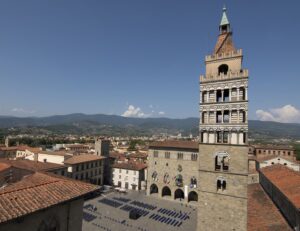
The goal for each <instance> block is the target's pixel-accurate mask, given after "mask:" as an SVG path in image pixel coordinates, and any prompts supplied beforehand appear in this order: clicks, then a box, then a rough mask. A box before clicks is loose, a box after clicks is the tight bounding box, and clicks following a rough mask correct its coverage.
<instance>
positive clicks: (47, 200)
mask: <svg viewBox="0 0 300 231" xmlns="http://www.w3.org/2000/svg"><path fill="white" fill-rule="evenodd" d="M97 188H98V187H97V186H95V185H91V184H87V183H83V182H81V181H75V180H71V179H67V178H64V177H60V176H56V175H55V176H54V175H52V174H46V173H40V172H37V173H34V174H32V175H30V176H27V177H25V178H23V179H22V180H21V181H19V182H16V183H14V184H11V185H9V186H7V187H5V188H3V189H0V223H1V222H5V221H9V220H11V219H15V218H18V217H21V216H24V215H27V214H30V213H33V212H36V211H38V210H42V209H45V208H47V207H50V206H53V205H56V204H59V203H63V202H65V201H68V200H71V199H74V198H78V197H82V196H84V195H85V194H88V193H90V192H93V191H95V190H96V189H97Z"/></svg>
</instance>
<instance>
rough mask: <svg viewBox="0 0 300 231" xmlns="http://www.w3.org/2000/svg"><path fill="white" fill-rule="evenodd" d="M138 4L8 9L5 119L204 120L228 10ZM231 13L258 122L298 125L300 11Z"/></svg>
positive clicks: (1, 14)
mask: <svg viewBox="0 0 300 231" xmlns="http://www.w3.org/2000/svg"><path fill="white" fill-rule="evenodd" d="M130 3H131V4H126V3H124V2H121V1H114V2H109V3H103V2H102V3H101V2H96V1H92V2H90V3H89V4H83V3H80V2H79V1H63V2H60V3H58V2H51V3H46V2H44V3H42V2H38V3H37V2H35V1H27V2H26V3H25V2H24V3H18V8H16V2H15V1H9V2H5V3H2V4H1V7H0V8H1V9H0V28H2V33H1V34H2V35H1V36H0V50H1V54H0V59H1V62H0V63H1V68H0V70H1V72H0V74H1V76H2V84H1V87H0V92H1V93H0V94H1V99H2V100H1V108H0V114H1V115H14V116H22V117H23V116H48V115H54V114H69V113H77V112H78V113H85V114H98V113H101V114H115V115H123V116H135V117H170V118H186V117H199V112H198V109H197V108H198V103H197V102H198V99H199V96H198V92H199V84H198V83H199V75H200V73H201V72H203V70H204V63H203V61H202V59H201V58H202V57H203V56H205V55H208V54H210V53H211V52H212V50H213V46H212V45H211V44H214V43H215V42H216V39H215V37H216V35H217V34H218V30H217V27H218V25H219V20H220V17H221V12H222V11H221V9H222V7H223V5H222V4H221V3H219V2H217V1H213V2H210V3H209V4H208V3H204V2H201V1H200V2H197V1H191V2H189V3H188V4H183V3H182V2H180V1H166V2H163V3H162V2H159V1H152V2H151V3H150V2H148V3H145V2H144V3H141V2H138V1H131V2H130ZM226 6H227V9H228V18H229V21H231V22H232V27H233V32H234V42H235V44H236V46H237V48H240V47H243V50H244V54H245V55H246V58H245V60H244V66H245V68H249V69H250V70H251V71H250V86H251V87H250V91H249V95H250V97H251V99H252V100H251V101H250V103H249V104H250V106H249V107H250V111H249V118H250V119H261V120H273V121H279V122H298V121H299V119H300V112H299V108H300V105H299V102H298V101H297V96H298V95H297V85H298V84H297V83H299V80H298V79H297V78H296V75H295V74H294V73H297V56H296V55H297V53H298V52H297V51H298V49H299V48H298V47H297V46H296V45H297V43H296V42H297V41H298V40H299V37H300V34H299V32H298V31H297V30H296V28H297V25H298V22H297V20H295V18H296V17H297V9H298V8H299V6H300V4H299V3H298V2H296V1H293V2H290V4H285V5H281V4H279V3H276V2H272V5H271V6H270V4H269V3H268V2H263V3H261V2H260V4H259V7H257V4H254V3H253V2H251V3H250V2H246V1H244V2H242V3H234V2H233V1H227V2H226ZM216 9H219V11H217V10H216ZM265 12H267V14H266V13H265ZM249 18H251V20H249ZM235 31H237V32H236V33H235ZM278 31H279V33H278ZM203 32H205V34H203ZM286 35H289V41H288V42H284V43H283V41H284V39H285V38H286ZM277 67H278V68H277ZM270 86H272V90H273V91H270V90H269V89H271V88H270ZM261 98H264V101H261V100H260V99H261Z"/></svg>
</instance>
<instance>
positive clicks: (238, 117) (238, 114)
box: [237, 109, 240, 123]
mask: <svg viewBox="0 0 300 231" xmlns="http://www.w3.org/2000/svg"><path fill="white" fill-rule="evenodd" d="M237 123H240V109H238V110H237Z"/></svg>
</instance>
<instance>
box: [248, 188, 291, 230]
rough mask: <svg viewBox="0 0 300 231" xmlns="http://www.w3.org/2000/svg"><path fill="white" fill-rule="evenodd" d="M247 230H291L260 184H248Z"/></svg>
mask: <svg viewBox="0 0 300 231" xmlns="http://www.w3.org/2000/svg"><path fill="white" fill-rule="evenodd" d="M247 230H248V231H291V230H292V229H291V228H290V227H289V225H288V223H287V222H286V220H285V219H284V218H283V216H282V215H281V213H280V212H279V211H278V209H277V208H276V206H275V205H274V203H273V202H272V200H271V199H270V198H269V196H268V195H267V194H266V193H265V192H264V190H263V188H262V187H261V186H260V184H251V185H248V229H247Z"/></svg>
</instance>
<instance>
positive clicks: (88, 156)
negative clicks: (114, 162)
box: [64, 154, 105, 164]
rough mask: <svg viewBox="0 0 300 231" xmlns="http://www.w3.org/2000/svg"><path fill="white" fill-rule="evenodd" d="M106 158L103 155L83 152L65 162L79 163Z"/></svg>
mask: <svg viewBox="0 0 300 231" xmlns="http://www.w3.org/2000/svg"><path fill="white" fill-rule="evenodd" d="M102 159H105V157H103V156H97V155H93V154H82V155H75V156H72V157H70V158H68V159H67V160H65V161H64V163H65V164H79V163H84V162H90V161H96V160H102Z"/></svg>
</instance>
